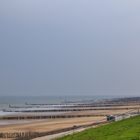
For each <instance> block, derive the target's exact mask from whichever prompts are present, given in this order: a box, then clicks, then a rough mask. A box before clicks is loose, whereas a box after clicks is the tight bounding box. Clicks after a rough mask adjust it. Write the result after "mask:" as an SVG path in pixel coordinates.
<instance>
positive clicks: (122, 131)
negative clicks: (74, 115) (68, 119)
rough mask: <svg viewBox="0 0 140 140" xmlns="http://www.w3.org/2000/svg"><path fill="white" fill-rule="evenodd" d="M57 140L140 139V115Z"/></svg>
mask: <svg viewBox="0 0 140 140" xmlns="http://www.w3.org/2000/svg"><path fill="white" fill-rule="evenodd" d="M57 140H140V116H137V117H132V118H129V119H126V120H122V121H118V122H113V123H111V124H108V125H104V126H100V127H97V128H90V129H88V130H85V131H83V132H80V133H75V134H73V135H68V136H65V137H63V138H59V139H57Z"/></svg>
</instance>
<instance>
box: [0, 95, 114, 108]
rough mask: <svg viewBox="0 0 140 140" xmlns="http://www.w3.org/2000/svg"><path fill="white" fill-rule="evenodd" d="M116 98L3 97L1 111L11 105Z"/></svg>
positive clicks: (0, 98)
mask: <svg viewBox="0 0 140 140" xmlns="http://www.w3.org/2000/svg"><path fill="white" fill-rule="evenodd" d="M109 98H110V99H111V98H115V97H112V96H28V97H27V96H1V97H0V109H3V108H6V107H8V106H9V104H10V105H25V103H31V104H43V103H44V104H61V103H64V102H86V101H87V102H88V101H96V100H102V99H109Z"/></svg>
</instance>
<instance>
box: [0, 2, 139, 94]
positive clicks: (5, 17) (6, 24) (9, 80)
mask: <svg viewBox="0 0 140 140" xmlns="http://www.w3.org/2000/svg"><path fill="white" fill-rule="evenodd" d="M0 95H65V96H67V95H140V1H139V0H1V1H0Z"/></svg>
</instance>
